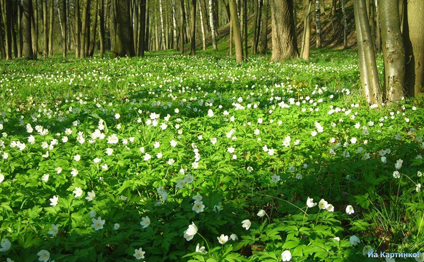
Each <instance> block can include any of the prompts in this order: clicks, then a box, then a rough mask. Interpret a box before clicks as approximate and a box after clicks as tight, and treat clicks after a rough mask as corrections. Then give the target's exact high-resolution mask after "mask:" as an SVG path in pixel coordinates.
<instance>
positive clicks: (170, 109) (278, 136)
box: [0, 50, 424, 262]
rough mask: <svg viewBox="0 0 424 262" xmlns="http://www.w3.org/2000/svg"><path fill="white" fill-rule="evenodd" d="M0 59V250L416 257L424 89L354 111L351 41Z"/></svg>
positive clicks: (17, 253) (249, 257) (422, 216)
mask: <svg viewBox="0 0 424 262" xmlns="http://www.w3.org/2000/svg"><path fill="white" fill-rule="evenodd" d="M329 61H331V62H332V63H328V62H329ZM330 64H331V65H330ZM0 70H1V71H0V76H1V77H0V86H1V89H0V114H1V116H0V130H1V131H0V132H1V138H0V221H1V223H0V241H1V248H0V256H1V259H2V261H3V260H5V261H15V262H18V261H37V260H38V261H53V260H54V261H135V260H142V261H209V262H213V261H395V259H396V260H397V261H399V260H401V259H399V258H394V259H392V260H390V259H388V258H383V257H380V258H370V257H368V256H367V253H368V252H370V251H371V252H374V253H375V254H378V255H379V256H381V254H382V253H381V252H386V254H387V253H395V252H398V253H415V252H418V251H424V250H423V249H422V246H423V244H424V237H423V234H424V232H423V231H424V208H423V207H424V205H423V193H422V190H421V187H422V186H421V185H422V183H423V179H424V178H423V176H422V172H424V164H423V159H422V154H423V153H424V143H423V135H424V131H423V129H422V124H423V123H424V111H423V109H422V100H419V99H417V100H414V101H407V102H406V101H402V102H400V103H398V104H393V105H391V106H382V107H381V108H376V107H374V108H370V107H369V106H367V105H366V104H365V103H364V101H363V99H362V98H361V94H360V90H359V89H358V86H359V83H358V81H359V71H358V67H357V61H356V57H355V53H354V51H326V50H324V51H322V50H321V51H320V53H315V54H314V56H313V59H312V60H311V61H310V62H300V61H291V62H287V63H285V64H280V63H269V62H268V60H267V58H265V57H253V58H250V61H249V62H246V63H243V64H236V63H235V62H233V61H231V59H229V58H226V57H214V56H208V57H206V56H205V57H202V56H197V57H185V56H179V55H167V56H163V55H156V56H147V57H145V58H141V59H140V58H121V59H99V58H93V59H88V60H82V61H81V60H78V61H77V60H74V59H61V58H53V59H49V60H41V61H19V60H18V61H14V62H7V61H1V62H0ZM383 254H384V253H383ZM401 261H403V260H401ZM409 261H424V258H423V255H422V254H420V257H418V258H409Z"/></svg>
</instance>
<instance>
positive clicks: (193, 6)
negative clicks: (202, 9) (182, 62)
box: [190, 0, 197, 55]
mask: <svg viewBox="0 0 424 262" xmlns="http://www.w3.org/2000/svg"><path fill="white" fill-rule="evenodd" d="M196 2H197V1H196V0H191V39H190V41H191V45H190V54H191V55H195V54H196Z"/></svg>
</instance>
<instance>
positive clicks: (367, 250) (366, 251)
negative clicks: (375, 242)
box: [362, 246, 374, 256]
mask: <svg viewBox="0 0 424 262" xmlns="http://www.w3.org/2000/svg"><path fill="white" fill-rule="evenodd" d="M373 252H374V250H373V249H372V247H370V246H364V249H362V255H364V256H367V255H368V254H372V253H373Z"/></svg>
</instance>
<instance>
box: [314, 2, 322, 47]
mask: <svg viewBox="0 0 424 262" xmlns="http://www.w3.org/2000/svg"><path fill="white" fill-rule="evenodd" d="M315 25H316V31H315V40H316V48H321V1H320V0H316V1H315Z"/></svg>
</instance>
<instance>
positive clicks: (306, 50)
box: [300, 0, 312, 61]
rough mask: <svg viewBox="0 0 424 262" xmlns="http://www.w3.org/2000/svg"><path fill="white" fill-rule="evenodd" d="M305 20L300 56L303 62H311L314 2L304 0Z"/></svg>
mask: <svg viewBox="0 0 424 262" xmlns="http://www.w3.org/2000/svg"><path fill="white" fill-rule="evenodd" d="M303 2H304V18H303V36H302V49H301V51H300V54H301V55H300V56H301V57H302V59H303V60H305V61H307V60H309V54H310V49H311V8H312V0H304V1H303Z"/></svg>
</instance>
